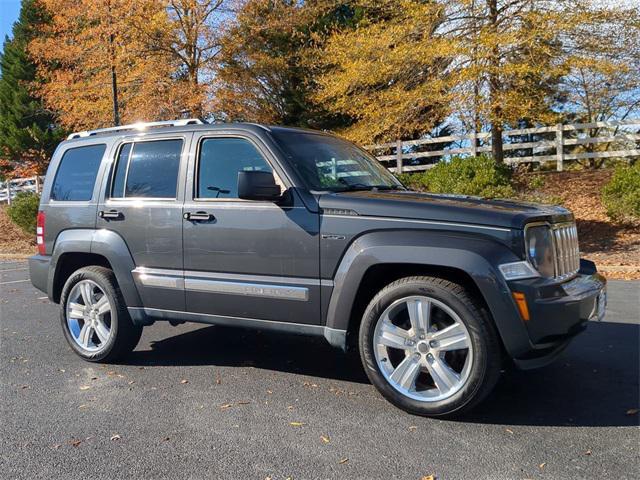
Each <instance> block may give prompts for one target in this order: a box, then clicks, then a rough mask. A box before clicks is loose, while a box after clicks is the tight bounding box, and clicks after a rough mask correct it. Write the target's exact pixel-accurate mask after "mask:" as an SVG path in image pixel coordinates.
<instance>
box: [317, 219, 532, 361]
mask: <svg viewBox="0 0 640 480" xmlns="http://www.w3.org/2000/svg"><path fill="white" fill-rule="evenodd" d="M517 260H519V259H518V258H517V256H516V255H515V254H514V253H513V252H512V251H511V250H510V249H509V248H508V247H507V246H506V245H504V244H503V243H500V242H498V241H496V240H494V239H491V238H489V237H484V236H483V237H479V236H478V235H477V234H474V235H470V234H469V235H468V234H465V233H461V232H455V233H454V232H437V231H428V232H427V231H406V230H403V231H380V232H373V233H369V234H365V235H363V236H361V237H359V238H357V239H356V240H355V241H354V242H352V244H351V245H350V246H349V248H348V249H347V250H346V252H345V254H344V256H343V258H342V260H341V262H340V264H339V266H338V268H337V270H336V274H335V276H334V288H333V291H332V294H331V299H330V301H329V307H328V310H327V322H326V326H327V327H328V328H331V329H336V330H343V331H346V330H347V329H348V328H349V324H350V321H351V314H352V309H353V305H354V303H355V300H356V296H357V294H358V289H359V287H360V283H361V281H362V279H363V278H364V276H365V274H366V272H367V270H368V269H369V268H370V267H372V266H374V265H380V264H408V265H409V264H410V265H424V266H429V267H446V268H455V269H458V270H462V271H464V272H465V273H466V274H467V275H469V277H471V279H472V280H473V282H474V283H475V285H476V286H477V287H478V290H479V291H480V293H481V294H482V296H483V297H484V300H485V302H486V304H487V306H488V308H489V311H490V313H491V315H492V317H493V320H494V323H495V325H496V327H497V329H498V332H499V334H500V337H501V338H502V340H503V343H504V345H505V347H506V349H507V351H508V352H509V354H511V355H514V356H517V354H519V353H522V352H524V351H526V350H527V349H528V348H529V346H530V341H529V337H528V335H527V331H526V327H525V325H524V324H523V323H522V321H521V319H520V317H519V315H518V313H517V309H516V306H515V304H514V301H513V299H512V297H511V291H510V289H509V287H508V285H507V283H506V281H505V280H504V278H503V277H502V275H501V274H500V273H499V271H498V269H497V265H499V264H501V263H507V262H513V261H517Z"/></svg>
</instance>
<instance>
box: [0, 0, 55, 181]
mask: <svg viewBox="0 0 640 480" xmlns="http://www.w3.org/2000/svg"><path fill="white" fill-rule="evenodd" d="M45 21H46V18H44V15H43V13H42V11H41V10H40V9H39V8H38V5H37V2H36V0H23V2H22V7H21V10H20V16H19V18H18V20H17V21H16V23H14V25H13V38H11V39H9V38H8V37H5V40H4V47H3V52H2V53H1V54H0V168H1V169H3V170H4V171H5V173H9V172H11V173H12V174H13V175H14V176H21V175H32V174H35V173H43V171H44V169H45V167H46V164H47V163H48V161H49V158H50V156H51V154H52V153H53V150H54V149H55V147H56V144H57V143H58V142H59V141H60V139H61V136H62V132H61V131H60V130H59V129H58V128H56V126H55V115H54V114H53V113H52V112H50V111H48V110H47V109H46V108H45V107H44V105H43V102H42V101H41V99H39V98H37V97H36V96H34V94H33V93H32V91H31V86H32V84H33V82H35V81H36V67H35V64H34V63H33V61H32V60H31V59H30V58H29V55H28V52H27V46H28V44H29V41H30V40H31V39H32V38H33V37H34V35H36V34H37V27H38V25H40V24H42V23H43V22H45Z"/></svg>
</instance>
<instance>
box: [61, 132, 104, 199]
mask: <svg viewBox="0 0 640 480" xmlns="http://www.w3.org/2000/svg"><path fill="white" fill-rule="evenodd" d="M106 148H107V146H106V145H105V144H100V145H87V146H86V147H77V148H70V149H69V150H67V151H66V152H64V155H63V156H62V159H61V160H60V165H59V166H58V172H57V173H56V177H55V179H54V181H53V186H52V187H51V194H50V198H51V199H52V200H58V201H82V202H86V201H89V200H91V197H92V196H93V187H94V185H95V183H96V176H97V175H98V169H99V168H100V162H101V161H102V156H103V155H104V151H105V149H106Z"/></svg>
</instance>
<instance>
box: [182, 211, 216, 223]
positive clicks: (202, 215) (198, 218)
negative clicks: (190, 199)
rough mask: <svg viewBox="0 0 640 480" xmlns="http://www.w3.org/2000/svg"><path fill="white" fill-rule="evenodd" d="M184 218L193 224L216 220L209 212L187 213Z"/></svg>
mask: <svg viewBox="0 0 640 480" xmlns="http://www.w3.org/2000/svg"><path fill="white" fill-rule="evenodd" d="M183 217H184V219H185V220H190V221H192V222H208V221H211V220H213V219H214V218H215V217H214V216H213V215H211V214H210V213H207V212H195V213H191V212H186V213H185V214H184V215H183Z"/></svg>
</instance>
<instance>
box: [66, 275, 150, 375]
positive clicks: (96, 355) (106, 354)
mask: <svg viewBox="0 0 640 480" xmlns="http://www.w3.org/2000/svg"><path fill="white" fill-rule="evenodd" d="M81 280H91V281H93V282H95V283H96V284H97V285H98V286H99V287H100V288H101V289H102V290H103V292H104V293H105V295H106V296H107V297H108V298H109V301H110V303H111V305H112V306H113V308H112V310H111V315H110V320H111V335H110V337H109V340H108V341H107V342H106V344H105V345H104V347H103V348H101V349H100V350H99V351H98V352H87V351H85V350H83V349H82V347H81V346H80V345H78V344H77V343H76V341H75V340H74V338H73V337H72V334H71V332H70V331H69V326H68V323H67V317H66V311H67V302H68V301H69V294H70V292H71V291H72V289H73V287H74V286H75V285H76V284H77V283H78V282H80V281H81ZM60 322H61V325H62V331H63V332H64V336H65V339H66V340H67V343H69V346H70V347H71V349H72V350H73V351H74V352H75V353H77V354H78V355H79V356H80V357H82V358H83V359H85V360H87V361H89V362H104V363H110V362H113V361H115V360H118V359H120V358H122V357H123V356H125V355H127V354H129V353H130V352H132V351H133V349H134V348H135V347H136V345H137V344H138V341H139V340H140V336H141V335H142V327H141V326H138V325H134V324H133V322H132V320H131V317H130V316H129V312H128V310H127V305H126V304H125V301H124V298H123V297H122V293H121V292H120V288H119V287H118V283H117V281H116V277H115V275H114V274H113V272H112V271H111V270H109V269H108V268H105V267H99V266H90V267H84V268H81V269H79V270H77V271H75V272H74V273H73V274H71V276H70V277H69V278H68V279H67V281H66V283H65V284H64V287H63V288H62V295H61V298H60Z"/></svg>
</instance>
